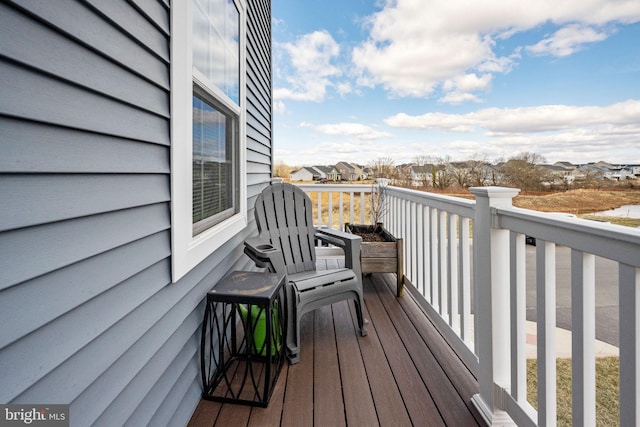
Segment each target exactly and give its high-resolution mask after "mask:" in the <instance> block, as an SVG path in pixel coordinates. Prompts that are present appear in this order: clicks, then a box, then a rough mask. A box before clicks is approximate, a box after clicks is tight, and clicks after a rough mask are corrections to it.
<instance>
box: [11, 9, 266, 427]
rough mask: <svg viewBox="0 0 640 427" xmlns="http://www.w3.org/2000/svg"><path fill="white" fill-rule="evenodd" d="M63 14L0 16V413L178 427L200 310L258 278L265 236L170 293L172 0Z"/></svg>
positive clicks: (255, 78)
mask: <svg viewBox="0 0 640 427" xmlns="http://www.w3.org/2000/svg"><path fill="white" fill-rule="evenodd" d="M107 3H108V4H107ZM112 3H113V4H112ZM55 6H56V7H51V3H50V2H39V1H35V0H19V1H16V2H15V3H9V4H7V3H3V4H1V5H0V15H1V16H0V35H1V36H3V37H2V38H3V40H0V58H1V59H0V87H1V88H2V93H3V96H2V97H0V141H2V142H1V143H0V197H1V198H2V200H3V202H4V201H6V202H7V203H6V205H7V206H10V208H9V209H7V210H6V211H2V212H0V271H1V272H2V273H1V274H0V322H1V323H2V324H4V325H7V326H8V327H5V328H2V329H1V330H0V378H2V379H3V380H2V382H3V384H2V387H0V401H2V402H5V401H6V402H15V403H33V402H44V401H46V402H48V403H70V404H71V424H72V425H78V426H80V425H81V426H84V425H92V424H95V425H109V426H111V425H134V426H138V425H144V424H151V425H172V426H173V425H184V424H186V422H187V421H188V419H189V417H190V415H191V413H192V411H193V410H194V408H195V406H196V404H197V402H198V400H199V397H200V393H201V386H200V378H199V359H198V352H199V335H200V327H201V319H202V311H203V300H204V297H205V295H206V292H207V291H208V290H210V289H211V288H212V287H213V286H215V283H216V282H217V281H218V280H219V279H220V278H221V277H222V276H224V275H225V274H226V273H227V272H228V271H230V270H235V269H250V268H254V267H253V265H252V263H251V262H250V261H249V260H248V258H247V257H246V256H245V255H244V253H243V251H242V247H243V246H242V242H243V241H244V239H246V238H247V237H249V236H250V235H254V234H255V228H256V227H255V222H254V221H253V219H251V218H250V220H249V226H248V227H247V228H246V229H245V230H244V231H243V232H242V233H240V234H238V235H237V236H235V237H234V238H232V239H231V240H230V241H228V242H226V243H225V244H224V245H223V246H222V247H221V248H220V249H219V250H217V251H216V252H214V253H213V254H211V255H210V256H209V257H208V258H207V259H205V260H204V261H203V262H202V263H200V264H199V265H198V266H196V267H195V268H194V269H193V270H192V271H190V272H189V273H188V274H187V275H185V276H184V277H183V278H182V279H181V280H180V281H179V282H178V283H171V271H170V261H171V258H170V242H171V240H170V224H171V218H170V179H169V173H170V166H169V165H170V162H169V154H170V144H171V141H170V135H169V131H170V122H169V91H168V88H169V64H168V58H169V51H168V47H169V8H168V2H166V1H155V0H129V1H126V2H124V1H123V2H102V1H97V0H91V1H89V2H79V1H72V0H58V1H57V2H56V5H55ZM248 7H249V25H248V28H249V31H250V32H251V33H255V37H254V34H250V35H249V40H248V41H249V44H248V46H247V55H248V62H247V66H248V70H247V79H248V81H247V92H248V111H247V117H248V120H247V128H248V134H247V155H246V158H247V181H248V182H249V187H248V194H247V197H248V203H249V205H250V206H249V214H250V215H251V213H252V206H253V202H254V200H255V197H256V194H257V193H258V192H259V191H260V189H261V188H263V187H264V186H265V185H267V184H268V182H269V181H270V178H271V176H270V170H271V162H272V159H271V143H272V141H271V138H272V136H271V117H272V112H271V71H270V70H271V63H270V49H271V46H270V37H271V36H270V19H271V17H270V4H269V1H268V0H251V1H249V2H248ZM4 24H7V26H6V27H5V25H4ZM9 28H11V29H9ZM9 31H11V32H14V33H15V34H19V35H20V37H19V38H14V39H12V40H11V39H10V40H5V39H4V35H6V34H7V32H9ZM39 43H40V45H39V46H38V44H39ZM51 51H53V53H52V52H51ZM60 58H68V61H67V62H66V63H65V60H60ZM5 94H7V95H6V96H5ZM4 205H5V204H4V203H3V206H4ZM33 300H36V301H38V303H39V304H38V305H28V304H27V306H26V307H25V302H27V301H33ZM43 348H44V349H46V351H42V349H43ZM25 355H26V356H25ZM5 380H6V381H5Z"/></svg>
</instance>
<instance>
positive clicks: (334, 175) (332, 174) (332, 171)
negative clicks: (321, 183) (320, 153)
mask: <svg viewBox="0 0 640 427" xmlns="http://www.w3.org/2000/svg"><path fill="white" fill-rule="evenodd" d="M313 168H314V169H315V170H317V171H319V172H320V178H322V179H326V180H328V181H340V172H338V169H336V168H335V166H314V167H313Z"/></svg>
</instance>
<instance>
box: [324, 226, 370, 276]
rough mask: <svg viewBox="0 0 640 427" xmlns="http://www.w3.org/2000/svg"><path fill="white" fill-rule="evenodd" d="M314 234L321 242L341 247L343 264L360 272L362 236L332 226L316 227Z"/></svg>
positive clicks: (357, 272)
mask: <svg viewBox="0 0 640 427" xmlns="http://www.w3.org/2000/svg"><path fill="white" fill-rule="evenodd" d="M315 236H316V238H317V239H319V240H322V241H323V242H327V243H330V244H332V245H334V246H338V247H340V248H342V249H343V250H344V262H345V266H346V267H347V268H350V269H352V270H354V271H355V273H356V274H358V275H359V274H361V272H362V269H361V267H360V244H361V243H362V237H360V236H357V235H355V234H351V233H347V232H344V231H340V230H335V229H333V228H316V234H315Z"/></svg>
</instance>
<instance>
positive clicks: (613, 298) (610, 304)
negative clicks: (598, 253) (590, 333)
mask: <svg viewBox="0 0 640 427" xmlns="http://www.w3.org/2000/svg"><path fill="white" fill-rule="evenodd" d="M535 271H536V248H535V246H527V320H532V321H535V320H536V281H535V277H536V275H535ZM556 307H557V308H556V324H557V326H558V327H560V328H564V329H569V330H571V249H569V248H566V247H563V246H557V247H556ZM596 338H597V339H599V340H601V341H604V342H606V343H609V344H612V345H615V346H618V343H619V337H618V264H617V263H615V262H613V261H610V260H607V259H604V258H600V257H596Z"/></svg>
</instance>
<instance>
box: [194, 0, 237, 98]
mask: <svg viewBox="0 0 640 427" xmlns="http://www.w3.org/2000/svg"><path fill="white" fill-rule="evenodd" d="M239 26H240V14H239V12H238V9H237V8H236V6H235V4H234V2H233V0H193V66H194V67H195V68H196V69H198V71H200V72H201V73H202V74H204V76H205V77H207V79H209V80H210V82H211V83H212V84H213V85H215V86H217V87H218V88H219V89H221V90H222V91H223V92H224V93H225V94H226V95H227V96H228V97H229V98H231V99H232V100H233V101H234V102H235V103H236V104H238V105H239V104H240V103H239V99H240V94H239V89H240V84H239V82H240V75H239V73H240V41H239Z"/></svg>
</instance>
